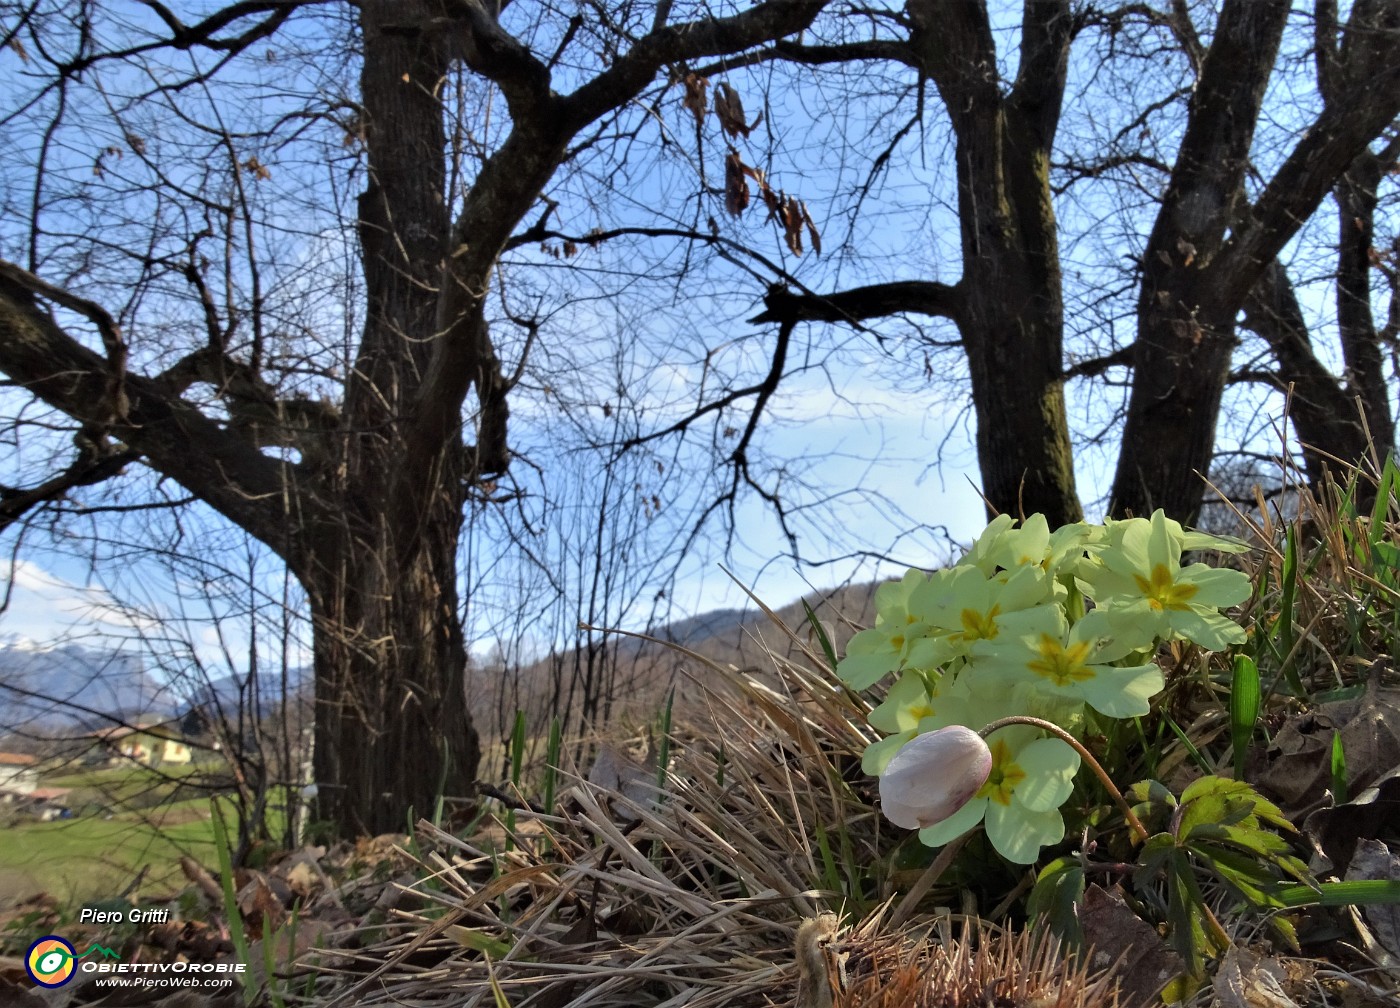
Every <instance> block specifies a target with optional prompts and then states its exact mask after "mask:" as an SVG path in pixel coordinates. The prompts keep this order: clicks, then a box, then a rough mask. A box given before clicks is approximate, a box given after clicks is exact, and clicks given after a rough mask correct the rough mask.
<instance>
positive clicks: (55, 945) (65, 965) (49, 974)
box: [24, 935, 78, 987]
mask: <svg viewBox="0 0 1400 1008" xmlns="http://www.w3.org/2000/svg"><path fill="white" fill-rule="evenodd" d="M77 958H78V955H77V953H76V952H74V951H73V946H72V945H69V944H68V942H67V941H65V940H64V939H62V938H60V937H59V936H58V935H45V936H44V937H42V938H40V939H39V940H38V941H36V942H35V943H34V944H33V945H31V946H29V953H28V955H26V956H25V957H24V971H25V972H26V973H28V974H29V979H31V980H33V981H34V982H35V983H36V984H38V985H39V986H40V987H62V986H63V985H64V984H66V983H67V982H68V981H69V980H72V979H73V971H74V969H75V968H76V960H77Z"/></svg>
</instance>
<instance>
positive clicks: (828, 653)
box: [802, 599, 836, 675]
mask: <svg viewBox="0 0 1400 1008" xmlns="http://www.w3.org/2000/svg"><path fill="white" fill-rule="evenodd" d="M802 611H803V612H805V613H806V614H807V623H808V625H809V626H811V628H812V632H813V633H814V634H816V635H817V643H819V644H820V645H821V647H822V654H823V655H824V656H825V658H826V664H827V668H829V669H831V673H832V675H835V674H836V648H834V647H832V645H831V638H830V637H828V636H827V633H826V627H824V626H822V623H821V620H819V619H817V613H816V610H814V609H813V608H812V607H811V606H809V605H808V604H807V600H806V599H803V600H802Z"/></svg>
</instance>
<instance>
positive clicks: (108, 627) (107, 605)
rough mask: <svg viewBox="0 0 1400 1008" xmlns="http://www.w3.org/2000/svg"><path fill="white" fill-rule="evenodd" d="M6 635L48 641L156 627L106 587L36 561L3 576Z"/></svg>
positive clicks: (1, 619) (1, 622)
mask: <svg viewBox="0 0 1400 1008" xmlns="http://www.w3.org/2000/svg"><path fill="white" fill-rule="evenodd" d="M0 595H3V597H4V598H5V599H6V601H7V602H8V605H7V606H6V607H5V610H4V612H0V634H5V635H9V636H13V637H15V638H25V639H28V640H30V641H38V642H45V641H51V640H55V639H57V638H60V637H65V636H73V635H74V634H84V633H92V632H109V633H126V634H129V633H131V632H132V631H137V630H141V629H145V628H149V627H151V626H154V623H153V621H151V620H149V619H147V618H145V617H143V616H141V615H140V614H138V613H135V612H132V611H131V609H130V608H129V607H127V606H123V605H121V604H120V603H119V602H118V601H117V600H116V599H114V598H113V597H112V596H111V595H110V594H109V593H108V592H107V591H106V589H104V588H102V587H101V586H100V585H94V584H86V585H82V584H77V583H75V582H74V581H70V580H67V579H65V578H63V577H61V576H60V575H58V574H56V573H54V572H53V571H51V570H49V569H47V568H45V567H41V566H40V565H39V564H37V563H34V562H33V561H30V560H13V561H11V562H10V563H9V564H8V565H7V567H6V569H5V570H4V571H3V573H0Z"/></svg>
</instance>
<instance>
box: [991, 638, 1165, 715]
mask: <svg viewBox="0 0 1400 1008" xmlns="http://www.w3.org/2000/svg"><path fill="white" fill-rule="evenodd" d="M1084 627H1085V622H1080V623H1078V624H1076V625H1075V626H1074V627H1072V628H1070V630H1069V633H1068V634H1067V635H1065V634H1059V633H1057V634H1051V633H1038V634H1020V635H1015V636H1011V635H1003V636H1002V637H999V638H998V639H996V640H994V641H978V642H977V643H976V644H975V645H973V648H972V658H973V661H974V662H975V664H976V668H977V675H978V680H979V682H981V681H983V680H984V679H985V680H986V681H987V683H988V684H989V685H991V684H1005V685H1014V684H1016V683H1018V682H1029V683H1031V684H1032V685H1033V686H1034V687H1035V688H1036V689H1037V690H1039V691H1042V692H1044V693H1048V694H1051V695H1054V696H1060V697H1064V698H1067V699H1071V700H1078V701H1082V702H1084V703H1087V704H1088V705H1089V706H1090V707H1092V708H1094V710H1096V711H1098V712H1099V713H1100V714H1107V715H1108V716H1109V717H1140V716H1142V715H1144V714H1146V713H1148V711H1149V710H1150V709H1151V703H1150V700H1151V698H1152V697H1153V696H1155V695H1156V694H1158V693H1160V692H1161V691H1162V690H1163V689H1164V688H1165V687H1166V682H1165V680H1164V679H1163V676H1162V670H1161V669H1160V668H1158V667H1157V666H1156V665H1155V664H1147V665H1135V666H1132V667H1128V668H1121V667H1119V666H1116V665H1112V664H1109V663H1107V662H1105V661H1103V660H1102V658H1101V657H1100V656H1101V654H1102V648H1101V647H1100V644H1101V642H1100V641H1099V640H1098V639H1097V638H1094V637H1090V636H1086V635H1085V632H1084Z"/></svg>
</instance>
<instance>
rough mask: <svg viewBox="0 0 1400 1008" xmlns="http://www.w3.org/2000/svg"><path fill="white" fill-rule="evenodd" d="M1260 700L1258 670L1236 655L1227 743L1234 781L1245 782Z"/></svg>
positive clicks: (1244, 657)
mask: <svg viewBox="0 0 1400 1008" xmlns="http://www.w3.org/2000/svg"><path fill="white" fill-rule="evenodd" d="M1260 699H1261V697H1260V691H1259V666H1257V665H1255V664H1254V661H1253V660H1252V659H1250V658H1249V657H1247V656H1245V655H1236V656H1235V665H1234V673H1233V675H1232V676H1231V679H1230V740H1231V746H1232V749H1233V755H1234V762H1235V779H1236V780H1243V779H1244V760H1245V756H1246V755H1247V754H1248V752H1249V740H1250V739H1251V738H1252V737H1253V735H1254V725H1255V722H1257V721H1258V720H1259V703H1260Z"/></svg>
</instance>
